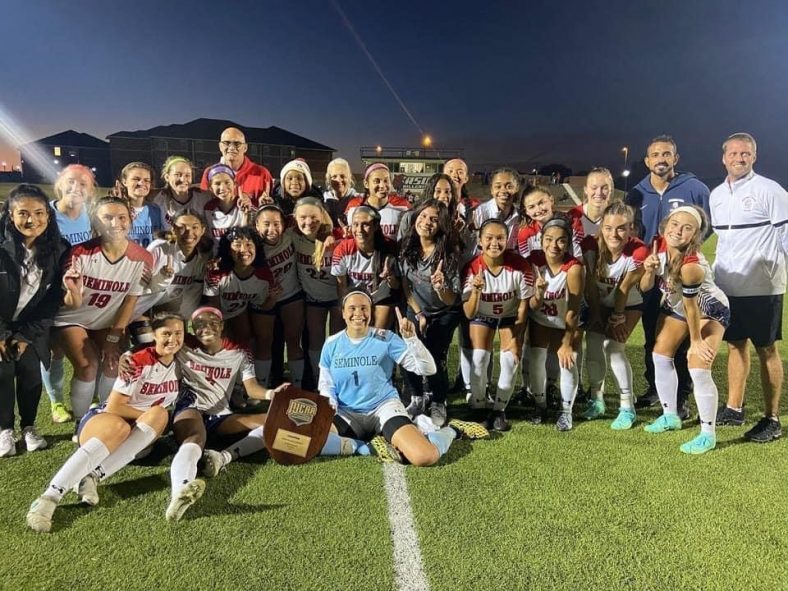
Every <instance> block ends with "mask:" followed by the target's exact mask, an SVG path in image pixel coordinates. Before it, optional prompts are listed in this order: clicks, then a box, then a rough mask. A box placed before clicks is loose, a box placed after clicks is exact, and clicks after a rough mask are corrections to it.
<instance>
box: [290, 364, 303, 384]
mask: <svg viewBox="0 0 788 591" xmlns="http://www.w3.org/2000/svg"><path fill="white" fill-rule="evenodd" d="M287 366H288V367H289V368H290V382H291V383H292V384H293V385H294V386H295V387H296V388H300V387H301V382H302V380H303V379H304V359H303V358H301V359H288V360H287Z"/></svg>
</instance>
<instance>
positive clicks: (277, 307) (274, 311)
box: [254, 291, 304, 316]
mask: <svg viewBox="0 0 788 591" xmlns="http://www.w3.org/2000/svg"><path fill="white" fill-rule="evenodd" d="M303 300H304V292H303V291H299V292H298V293H296V294H294V295H291V296H290V297H289V298H287V299H285V300H280V301H278V302H276V304H274V307H273V308H271V309H270V310H255V311H254V312H255V314H263V315H265V316H279V315H281V313H282V308H283V307H284V306H287V305H288V304H292V303H293V302H298V301H303Z"/></svg>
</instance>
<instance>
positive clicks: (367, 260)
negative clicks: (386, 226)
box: [331, 238, 397, 302]
mask: <svg viewBox="0 0 788 591" xmlns="http://www.w3.org/2000/svg"><path fill="white" fill-rule="evenodd" d="M385 258H388V259H389V269H390V270H391V272H392V273H395V271H396V266H397V265H396V263H395V262H394V258H393V257H391V256H388V257H387V255H384V254H381V253H379V252H375V253H373V254H372V255H369V256H368V255H366V254H364V253H363V252H361V251H360V250H359V249H358V246H357V245H356V241H355V239H353V238H345V239H344V240H342V241H341V242H340V243H339V245H338V246H337V247H336V248H335V249H334V258H333V259H332V263H331V274H332V275H333V276H334V277H342V276H346V277H347V286H348V289H349V290H350V289H363V290H365V291H366V292H367V293H369V294H370V295H372V301H373V302H379V301H381V300H384V299H385V298H387V297H389V296H390V295H391V288H390V287H389V284H388V281H385V280H383V279H381V278H380V273H382V272H383V264H384V259H385Z"/></svg>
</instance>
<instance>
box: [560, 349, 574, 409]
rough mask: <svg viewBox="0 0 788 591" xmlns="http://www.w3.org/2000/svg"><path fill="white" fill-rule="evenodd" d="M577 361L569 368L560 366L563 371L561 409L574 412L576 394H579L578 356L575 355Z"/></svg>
mask: <svg viewBox="0 0 788 591" xmlns="http://www.w3.org/2000/svg"><path fill="white" fill-rule="evenodd" d="M573 357H574V358H575V363H574V365H572V367H571V368H569V369H564V368H563V367H561V366H560V365H559V366H558V367H559V368H560V369H559V371H560V372H561V410H562V411H563V412H569V413H571V412H572V406H574V404H575V396H577V380H578V375H579V374H578V371H577V356H576V355H573Z"/></svg>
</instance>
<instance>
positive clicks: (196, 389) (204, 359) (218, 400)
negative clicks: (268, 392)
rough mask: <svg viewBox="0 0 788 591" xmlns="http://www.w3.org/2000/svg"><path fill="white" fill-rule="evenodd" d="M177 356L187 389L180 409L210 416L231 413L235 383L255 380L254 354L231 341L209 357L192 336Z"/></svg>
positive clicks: (226, 340)
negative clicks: (239, 380) (185, 408)
mask: <svg viewBox="0 0 788 591" xmlns="http://www.w3.org/2000/svg"><path fill="white" fill-rule="evenodd" d="M176 357H177V359H178V363H180V365H181V371H182V372H183V382H184V385H185V386H186V391H185V392H184V393H183V395H182V398H181V399H180V400H179V401H178V406H179V407H181V406H183V407H188V408H195V409H197V410H199V411H200V412H204V413H206V414H211V415H224V414H229V413H230V412H231V411H230V396H231V395H232V391H233V387H234V386H235V382H236V380H237V379H238V378H239V377H240V378H241V381H242V382H245V381H246V380H249V379H254V378H255V373H254V362H253V360H252V355H251V353H249V351H248V350H247V349H245V348H244V347H241V346H240V345H238V344H237V343H234V342H233V341H231V340H229V339H224V340H223V341H222V349H221V350H220V351H219V352H218V353H214V354H213V355H210V354H209V353H206V352H205V351H203V350H202V349H200V348H199V343H198V342H197V339H196V338H194V337H193V336H189V337H187V340H186V343H185V344H184V345H183V348H182V349H181V350H180V351H178V354H177V356H176Z"/></svg>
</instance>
